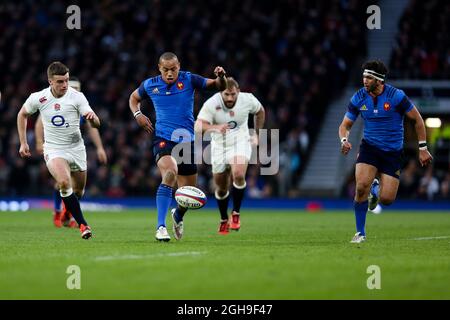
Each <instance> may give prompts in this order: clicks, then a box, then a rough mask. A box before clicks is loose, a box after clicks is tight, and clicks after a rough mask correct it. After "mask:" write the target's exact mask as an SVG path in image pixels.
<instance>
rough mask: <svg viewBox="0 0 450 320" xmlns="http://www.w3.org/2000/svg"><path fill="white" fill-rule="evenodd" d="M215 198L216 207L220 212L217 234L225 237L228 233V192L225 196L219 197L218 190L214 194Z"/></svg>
mask: <svg viewBox="0 0 450 320" xmlns="http://www.w3.org/2000/svg"><path fill="white" fill-rule="evenodd" d="M214 195H215V198H216V200H217V206H218V207H219V212H220V224H219V230H218V232H219V234H222V235H227V234H228V233H229V232H230V231H229V223H228V202H229V200H230V192H229V191H227V192H226V193H225V195H223V196H221V195H220V194H219V192H218V190H216V191H215V193H214Z"/></svg>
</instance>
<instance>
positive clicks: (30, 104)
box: [23, 92, 39, 114]
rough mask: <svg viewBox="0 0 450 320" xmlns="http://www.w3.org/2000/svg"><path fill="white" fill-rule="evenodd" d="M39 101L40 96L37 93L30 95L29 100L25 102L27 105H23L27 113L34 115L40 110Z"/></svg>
mask: <svg viewBox="0 0 450 320" xmlns="http://www.w3.org/2000/svg"><path fill="white" fill-rule="evenodd" d="M38 99H39V97H38V94H37V93H36V92H35V93H32V94H30V96H29V97H28V99H27V100H26V101H25V103H24V104H23V105H24V107H25V111H26V112H27V113H28V114H33V113H35V112H36V111H38V110H39V101H38Z"/></svg>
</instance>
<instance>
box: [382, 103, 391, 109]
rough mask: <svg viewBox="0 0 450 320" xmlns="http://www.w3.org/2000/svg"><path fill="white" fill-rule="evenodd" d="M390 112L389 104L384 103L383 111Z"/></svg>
mask: <svg viewBox="0 0 450 320" xmlns="http://www.w3.org/2000/svg"><path fill="white" fill-rule="evenodd" d="M389 110H391V104H390V103H389V102H385V103H384V111H389Z"/></svg>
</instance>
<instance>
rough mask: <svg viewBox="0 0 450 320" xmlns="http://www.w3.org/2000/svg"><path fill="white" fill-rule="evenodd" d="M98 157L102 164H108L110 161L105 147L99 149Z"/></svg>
mask: <svg viewBox="0 0 450 320" xmlns="http://www.w3.org/2000/svg"><path fill="white" fill-rule="evenodd" d="M97 159H98V162H100V163H101V164H106V163H107V162H108V157H107V156H106V152H105V149H102V148H100V149H97Z"/></svg>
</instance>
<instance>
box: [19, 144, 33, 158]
mask: <svg viewBox="0 0 450 320" xmlns="http://www.w3.org/2000/svg"><path fill="white" fill-rule="evenodd" d="M19 154H20V156H21V157H22V158H29V157H31V152H30V147H29V146H28V143H24V144H21V145H20V149H19Z"/></svg>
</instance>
